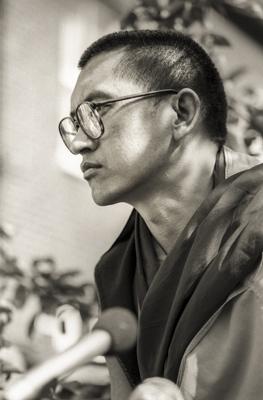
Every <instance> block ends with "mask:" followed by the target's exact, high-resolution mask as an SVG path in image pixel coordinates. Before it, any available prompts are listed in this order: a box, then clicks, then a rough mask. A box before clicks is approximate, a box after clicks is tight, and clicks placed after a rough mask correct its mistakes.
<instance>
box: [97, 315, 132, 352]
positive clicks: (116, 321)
mask: <svg viewBox="0 0 263 400" xmlns="http://www.w3.org/2000/svg"><path fill="white" fill-rule="evenodd" d="M97 329H100V330H104V331H106V332H108V333H109V334H110V336H111V340H112V345H111V349H110V351H109V352H108V353H107V354H112V353H121V352H124V351H126V350H129V349H131V348H132V347H133V346H134V345H135V343H136V334H137V320H136V318H135V315H134V314H133V313H132V312H131V311H129V310H126V309H125V308H121V307H114V308H109V309H108V310H106V311H103V313H102V314H101V316H100V318H99V320H98V322H97V323H96V324H95V326H94V328H93V330H97Z"/></svg>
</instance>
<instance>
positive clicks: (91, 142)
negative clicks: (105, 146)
mask: <svg viewBox="0 0 263 400" xmlns="http://www.w3.org/2000/svg"><path fill="white" fill-rule="evenodd" d="M97 147H98V140H95V139H91V138H90V137H89V136H88V135H86V134H85V132H83V130H82V129H81V128H79V130H78V133H77V134H76V136H75V137H74V139H73V141H72V143H71V150H72V152H73V153H74V154H81V153H82V152H83V151H85V150H87V151H95V150H96V148H97Z"/></svg>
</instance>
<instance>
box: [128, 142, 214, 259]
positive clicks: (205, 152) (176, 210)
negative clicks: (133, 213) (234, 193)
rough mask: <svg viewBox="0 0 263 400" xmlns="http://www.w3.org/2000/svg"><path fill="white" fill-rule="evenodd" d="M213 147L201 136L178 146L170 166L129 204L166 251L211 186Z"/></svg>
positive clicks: (171, 245) (169, 248)
mask: <svg viewBox="0 0 263 400" xmlns="http://www.w3.org/2000/svg"><path fill="white" fill-rule="evenodd" d="M217 151H218V146H217V145H216V144H215V143H212V142H211V141H206V142H204V141H203V140H202V141H201V143H199V141H198V140H195V141H193V142H192V143H191V144H189V143H188V144H187V146H185V148H181V149H180V148H178V149H177V154H174V157H173V162H172V166H171V168H168V170H167V171H166V173H165V174H161V175H162V176H161V177H157V178H156V179H155V182H154V183H153V182H150V183H148V184H147V187H144V190H143V192H144V193H143V194H142V196H141V197H140V196H139V197H138V198H137V200H136V201H134V202H133V204H132V205H133V207H134V208H135V209H136V210H137V211H138V212H139V214H140V215H141V216H142V217H143V219H144V221H145V222H146V224H147V226H148V228H149V230H150V231H151V233H152V235H153V236H154V238H155V239H156V241H157V243H158V244H159V246H161V248H162V249H163V250H164V251H165V252H166V253H168V252H169V251H170V250H171V248H172V247H173V245H174V243H175V242H176V240H177V238H178V236H179V235H180V234H181V232H182V230H183V229H184V227H185V226H186V225H187V223H188V221H189V220H190V218H191V217H192V215H193V214H194V213H195V211H196V210H197V209H198V207H199V206H200V205H201V203H202V202H203V200H204V199H205V198H206V197H207V195H208V194H209V193H210V191H211V190H212V188H213V171H214V166H215V160H216V154H217Z"/></svg>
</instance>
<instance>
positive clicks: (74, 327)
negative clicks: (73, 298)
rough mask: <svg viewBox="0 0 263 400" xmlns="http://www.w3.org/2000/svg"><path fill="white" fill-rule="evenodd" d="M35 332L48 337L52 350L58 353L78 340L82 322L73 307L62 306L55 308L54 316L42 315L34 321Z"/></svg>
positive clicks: (78, 313)
mask: <svg viewBox="0 0 263 400" xmlns="http://www.w3.org/2000/svg"><path fill="white" fill-rule="evenodd" d="M35 330H36V331H37V332H38V333H40V334H42V335H47V336H50V337H51V343H52V347H53V349H54V350H55V351H56V352H59V353H60V352H62V351H64V350H66V349H68V348H69V347H71V346H73V345H74V344H75V343H76V342H77V341H78V340H79V339H80V337H81V336H82V332H83V322H82V318H81V315H80V312H79V311H78V310H77V309H76V308H75V307H73V306H72V305H70V304H64V305H63V306H60V307H58V308H57V310H56V316H53V315H49V314H44V313H42V314H41V315H40V316H39V317H38V318H37V319H36V321H35Z"/></svg>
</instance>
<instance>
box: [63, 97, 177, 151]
mask: <svg viewBox="0 0 263 400" xmlns="http://www.w3.org/2000/svg"><path fill="white" fill-rule="evenodd" d="M178 92H179V91H178V90H175V89H160V90H153V91H150V92H143V93H137V94H131V95H128V96H121V97H116V98H115V99H108V100H102V101H98V102H93V101H83V102H82V103H80V104H79V105H78V106H77V108H76V111H75V116H76V119H77V122H78V124H79V126H80V127H81V129H82V131H83V132H84V133H85V135H86V136H87V137H88V138H90V139H92V140H98V139H100V138H101V136H102V135H103V133H104V124H103V121H102V117H101V116H100V114H99V111H98V110H97V109H96V107H100V106H105V105H109V104H112V103H117V102H119V101H124V100H130V99H136V98H146V97H152V96H154V95H157V94H158V95H162V94H169V93H170V94H178ZM83 104H88V105H89V106H90V108H91V109H92V111H93V112H94V114H95V117H96V119H97V121H98V123H99V127H100V131H101V133H100V135H99V136H98V137H96V138H95V137H92V136H91V135H90V134H89V133H88V132H87V131H86V129H85V127H84V126H83V124H82V123H81V121H80V118H79V116H78V109H79V108H80V107H81V106H82V105H83ZM66 119H70V120H71V121H72V122H73V125H74V127H75V128H76V126H75V122H76V121H75V120H74V118H73V117H72V116H67V117H64V118H62V120H61V121H60V122H59V125H58V130H59V133H60V136H61V139H62V140H63V143H64V144H65V146H66V147H67V149H68V150H69V151H70V152H71V153H73V152H72V151H71V150H70V149H69V147H68V146H67V144H66V143H65V141H64V139H63V135H62V133H61V130H60V126H61V124H62V122H63V121H65V120H66ZM76 131H77V129H76ZM73 154H75V153H73Z"/></svg>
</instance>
